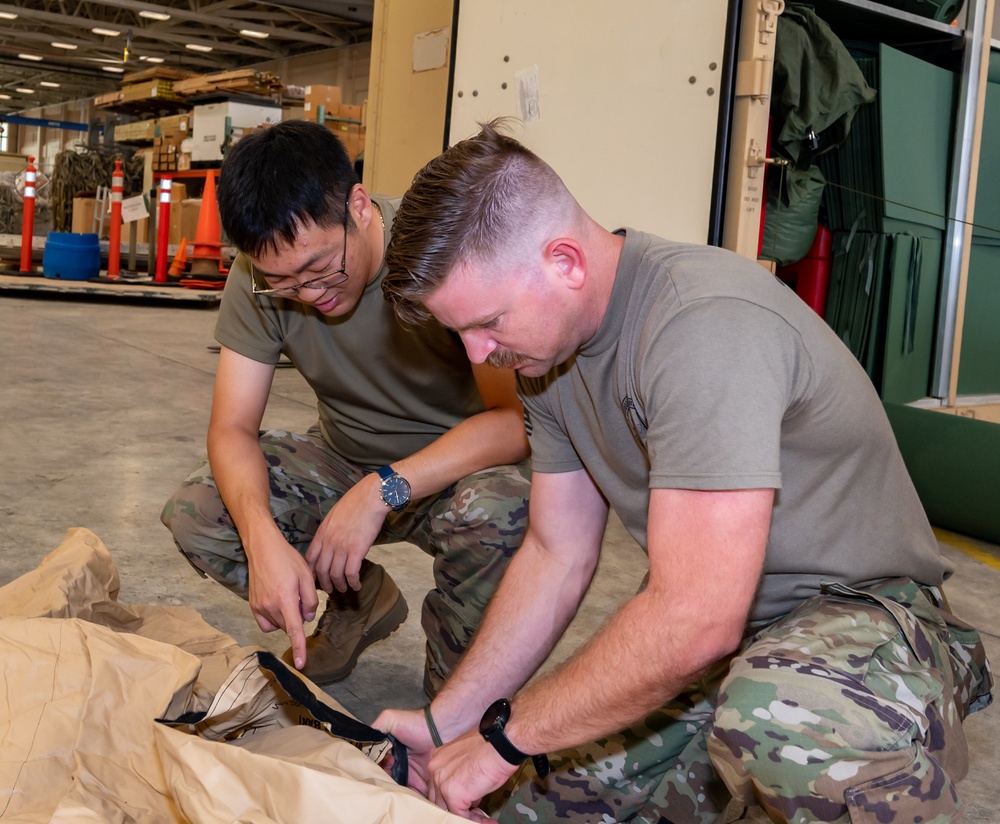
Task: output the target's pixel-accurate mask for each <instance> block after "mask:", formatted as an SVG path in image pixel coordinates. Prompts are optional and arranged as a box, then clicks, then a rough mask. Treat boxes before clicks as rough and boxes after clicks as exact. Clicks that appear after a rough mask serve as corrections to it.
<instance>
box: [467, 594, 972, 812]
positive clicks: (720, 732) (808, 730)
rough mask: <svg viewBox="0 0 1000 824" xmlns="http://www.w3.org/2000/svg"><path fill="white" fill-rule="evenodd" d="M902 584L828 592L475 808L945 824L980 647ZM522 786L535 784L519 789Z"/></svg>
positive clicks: (955, 798) (964, 760) (964, 758)
mask: <svg viewBox="0 0 1000 824" xmlns="http://www.w3.org/2000/svg"><path fill="white" fill-rule="evenodd" d="M935 597H936V596H935V594H934V593H929V594H926V595H925V592H924V590H922V589H920V588H919V587H917V586H916V585H915V584H913V583H912V582H910V581H908V580H905V579H900V580H897V581H893V582H889V583H888V584H884V585H882V586H880V587H878V588H873V589H870V590H854V589H850V588H847V587H843V586H840V585H831V586H829V587H828V588H827V589H826V591H824V593H823V594H821V595H818V596H816V597H813V598H810V599H808V600H807V601H805V602H804V603H802V604H801V605H800V606H799V607H798V608H797V609H795V610H794V611H793V612H791V613H789V614H788V615H786V616H785V617H783V618H782V619H780V620H778V621H776V622H774V623H772V624H770V625H769V626H767V627H765V628H763V629H762V630H760V631H759V632H758V633H757V634H755V635H753V636H752V637H750V638H748V639H747V641H746V642H745V643H744V645H743V646H742V647H741V649H740V650H739V652H738V653H737V654H736V655H735V656H734V657H733V658H732V659H731V660H729V661H726V662H724V663H723V664H720V666H719V667H718V668H717V669H716V670H715V671H714V672H712V673H709V674H708V675H707V676H706V677H705V679H704V680H703V681H701V682H699V683H698V684H696V685H694V686H692V687H691V688H690V690H689V691H688V692H686V693H685V694H683V695H682V696H680V697H679V698H678V699H677V700H675V701H674V702H673V703H671V704H670V705H668V706H667V707H664V708H662V709H660V710H657V711H656V712H654V713H652V714H651V715H650V716H648V717H647V718H646V719H645V720H644V721H643V722H642V723H641V724H637V725H636V726H634V727H632V728H631V729H629V730H626V731H624V732H622V733H619V734H617V735H614V736H609V737H607V738H605V739H602V740H601V741H599V742H597V743H594V744H592V745H589V746H585V747H577V748H574V749H572V750H567V751H564V752H560V753H557V754H556V755H555V757H553V758H552V759H551V760H552V766H553V771H552V773H550V775H549V776H548V778H547V779H546V780H545V781H544V782H540V781H539V780H538V779H537V778H535V777H534V774H533V772H532V771H531V767H530V764H529V766H528V767H526V769H525V771H524V773H522V774H520V775H519V776H516V777H515V779H514V781H513V782H512V783H511V785H508V787H507V788H505V789H504V790H503V791H500V792H498V793H496V794H495V795H494V796H491V797H490V798H489V799H487V802H486V803H485V804H484V807H485V809H487V811H490V812H492V813H493V814H494V815H495V817H497V818H499V819H500V820H501V821H504V822H529V821H530V822H549V821H557V820H571V821H574V822H612V821H641V822H647V823H648V824H688V823H689V822H691V823H692V824H694V822H697V823H698V824H706V823H707V822H713V821H715V820H717V818H718V817H719V816H720V815H721V813H722V811H723V810H724V809H725V807H726V806H727V803H728V802H729V800H730V799H731V797H733V796H735V797H736V798H738V799H739V800H741V801H742V802H743V803H744V804H747V805H751V804H755V803H756V804H759V805H760V806H761V807H763V808H764V810H765V811H766V812H767V814H768V815H769V816H770V818H771V819H772V820H773V821H778V822H813V821H835V822H843V823H844V824H847V822H853V824H859V823H860V822H866V823H867V822H871V823H872V824H874V823H875V822H879V824H890V822H895V824H910V823H911V822H914V821H922V822H926V824H934V823H935V822H936V823H937V824H943V822H948V821H952V820H953V818H954V817H955V816H956V815H957V812H958V810H959V808H960V806H961V801H960V798H959V795H958V792H957V790H956V787H955V782H956V781H958V780H959V779H961V778H962V777H963V776H964V775H965V772H966V770H967V768H968V748H967V745H966V741H965V736H964V734H963V731H962V719H963V718H964V717H965V716H966V715H967V714H968V713H970V712H974V711H976V710H978V709H982V708H983V707H985V706H986V705H988V704H989V702H990V700H991V690H992V678H991V675H990V672H989V665H988V663H987V661H986V655H985V651H984V649H983V646H982V643H981V641H980V638H979V634H978V633H977V632H976V631H975V630H974V629H972V628H971V627H969V626H967V625H965V624H963V623H961V622H960V621H958V620H957V619H955V618H954V617H953V616H951V615H950V614H948V613H946V612H945V611H943V610H940V609H938V608H937V607H936V606H935V605H934V604H932V603H931V600H930V599H931V598H935ZM532 779H533V780H532Z"/></svg>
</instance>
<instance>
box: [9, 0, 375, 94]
mask: <svg viewBox="0 0 1000 824" xmlns="http://www.w3.org/2000/svg"><path fill="white" fill-rule="evenodd" d="M373 7H374V0H349V1H348V2H339V1H338V0H330V1H329V2H328V1H327V0H286V1H285V2H280V3H269V2H248V0H217V1H216V2H213V1H212V0H159V1H158V2H155V3H145V2H133V0H36V1H35V2H30V1H29V0H25V2H0V113H6V114H9V113H12V112H19V111H23V110H25V109H33V108H37V107H39V106H48V105H52V104H55V103H62V102H65V101H68V100H79V99H83V98H89V97H94V96H95V95H98V94H102V93H105V92H109V91H113V90H115V89H117V88H118V87H119V86H120V84H121V82H122V77H123V76H124V75H125V74H128V73H130V72H137V71H142V70H143V69H148V68H152V67H154V66H157V65H161V66H169V67H171V68H175V69H184V70H187V71H191V72H194V73H198V74H208V73H212V72H220V71H228V70H231V69H239V68H245V67H247V66H252V65H255V64H257V63H263V62H265V61H268V60H276V59H279V58H282V57H291V56H293V55H302V54H308V53H309V52H314V51H320V50H322V49H331V48H335V47H338V46H345V45H350V44H353V43H360V42H364V41H367V40H370V39H371V23H372V11H373ZM94 29H100V30H101V31H99V32H95V31H94ZM102 32H104V33H102ZM246 32H250V34H247V33H246ZM262 35H266V37H265V36H262ZM26 55H27V56H26ZM33 58H34V59H33ZM38 58H41V59H38ZM159 61H162V62H159Z"/></svg>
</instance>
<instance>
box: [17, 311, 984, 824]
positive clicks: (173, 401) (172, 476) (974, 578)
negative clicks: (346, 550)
mask: <svg viewBox="0 0 1000 824" xmlns="http://www.w3.org/2000/svg"><path fill="white" fill-rule="evenodd" d="M215 317H216V312H215V311H214V310H213V309H212V308H208V307H199V306H195V307H187V306H181V305H165V304H150V303H141V302H136V301H122V302H117V303H113V302H108V301H102V300H97V299H87V298H76V299H66V298H64V297H61V296H48V295H30V296H29V295H20V294H14V293H9V292H8V293H4V294H2V295H0V351H2V352H3V353H4V357H3V361H2V365H0V385H2V387H3V391H2V394H0V454H2V455H3V472H2V474H0V585H2V584H4V583H7V582H8V581H10V580H12V579H14V578H15V577H17V576H19V575H21V574H23V573H25V572H27V571H29V570H31V569H33V568H34V567H35V566H37V564H38V563H39V561H41V559H42V558H43V557H44V556H45V555H46V554H47V553H49V552H50V551H51V550H53V549H54V548H55V547H56V546H57V545H58V544H59V543H60V541H61V540H62V537H63V535H64V533H65V531H66V530H67V529H68V528H70V527H76V526H82V527H87V528H88V529H90V530H92V531H93V532H94V533H96V534H97V535H98V536H99V537H100V538H101V539H102V540H103V541H104V543H105V544H106V545H107V546H108V548H109V549H110V551H111V554H112V557H113V558H114V559H115V561H116V563H117V565H118V569H119V572H120V575H121V595H120V599H121V600H122V601H123V602H126V603H156V604H185V605H191V606H194V607H196V608H197V609H199V610H200V611H201V612H202V614H203V615H204V616H205V618H206V619H207V620H208V621H209V622H210V623H212V624H213V625H215V626H216V627H218V628H219V629H221V630H223V631H225V632H227V633H229V634H230V635H232V636H233V637H235V638H236V639H237V640H238V641H240V642H241V643H243V644H259V645H261V646H263V647H266V648H268V649H270V650H273V651H276V652H280V651H282V650H283V649H284V646H285V644H284V639H283V636H281V635H280V634H272V635H265V634H263V633H261V632H260V631H259V630H257V628H256V625H255V624H254V622H253V620H252V618H251V616H250V612H249V609H248V608H247V607H246V605H245V603H243V602H242V601H240V600H238V599H237V598H235V597H233V596H232V595H230V594H229V593H227V592H225V591H223V590H222V588H221V587H219V586H217V585H215V584H213V583H210V582H208V581H206V580H203V579H201V578H199V577H198V576H197V575H196V574H195V573H194V571H193V570H192V569H191V568H190V567H189V566H188V564H187V563H186V562H185V561H184V560H183V559H182V558H181V556H180V555H179V554H178V553H177V552H176V550H175V549H174V547H173V543H172V541H171V539H170V536H169V534H168V533H167V531H166V530H165V529H164V528H163V526H162V525H161V524H160V522H159V517H158V516H159V512H160V508H161V506H162V504H163V502H164V501H165V499H166V498H167V496H168V495H169V494H170V493H171V492H172V491H173V489H174V488H175V486H176V485H177V484H178V483H179V481H180V480H181V479H182V478H183V477H184V475H185V474H186V473H187V471H188V470H189V469H190V467H191V466H192V465H193V464H194V463H195V462H196V461H197V460H198V459H199V458H200V457H201V456H202V454H203V452H204V442H205V431H206V427H207V424H208V416H209V406H210V400H211V391H212V380H213V374H214V371H215V363H216V359H217V355H216V354H215V352H214V351H212V350H211V349H210V348H209V347H210V346H211V345H212V344H213V343H214V341H213V339H212V330H213V327H214V324H215ZM314 419H315V405H314V401H313V399H312V396H311V393H310V392H309V390H308V387H306V385H305V383H304V382H303V381H302V379H301V378H300V377H299V376H298V374H297V373H296V372H295V371H294V370H293V369H278V370H277V372H276V375H275V380H274V385H273V389H272V394H271V400H270V403H269V406H268V409H267V413H266V417H265V426H280V427H283V428H289V429H292V430H296V429H299V430H303V429H305V428H306V427H307V426H308V425H309V424H311V423H312V422H313V420H314ZM940 538H941V539H942V548H943V551H944V553H945V554H946V555H947V557H948V558H949V559H951V560H952V561H953V562H954V563H955V565H956V574H955V576H954V578H953V579H952V581H951V582H950V583H949V585H948V587H947V593H948V596H949V598H950V600H951V603H952V606H953V608H954V609H955V611H956V612H957V613H958V614H959V615H960V616H961V617H963V618H965V619H966V620H968V621H970V622H972V623H973V624H975V625H976V626H977V627H979V628H980V630H981V631H983V632H984V635H985V637H986V645H987V649H988V651H989V652H990V653H991V657H992V659H993V660H994V661H995V662H998V663H1000V609H998V607H997V604H998V603H1000V548H998V547H996V546H991V545H989V544H985V543H983V542H980V541H975V540H972V539H969V538H963V537H961V536H956V535H951V534H948V533H941V535H940ZM605 549H606V551H605V553H604V556H603V559H602V565H601V568H600V569H599V571H598V574H597V578H596V580H595V582H594V584H593V586H592V587H591V590H590V592H589V594H588V596H587V598H588V600H587V602H586V604H585V606H584V608H582V609H581V611H580V615H579V617H578V619H577V621H575V622H574V624H573V625H572V627H571V630H570V633H569V634H568V635H567V637H566V638H565V639H564V640H563V643H562V644H561V645H560V647H558V648H557V650H556V657H557V658H558V657H561V656H564V655H565V654H566V653H567V652H569V651H571V650H572V649H573V648H574V647H575V646H576V645H577V644H579V642H580V641H581V640H582V639H583V638H585V637H587V636H588V635H589V634H590V633H592V632H593V631H594V629H596V627H597V626H598V625H599V623H600V622H601V620H602V619H603V618H604V616H606V615H607V614H608V613H609V612H610V611H611V610H613V609H614V608H615V606H616V605H617V604H619V603H621V602H622V601H623V600H624V599H626V598H628V597H629V595H630V594H631V593H632V592H633V591H634V590H635V588H636V587H637V586H638V585H639V583H640V581H641V579H642V576H643V574H644V571H645V559H644V556H643V554H642V553H641V552H640V551H639V549H638V548H637V547H636V546H635V544H634V543H633V542H632V540H631V539H630V538H629V537H628V536H627V535H626V533H625V532H624V530H623V529H622V528H621V526H620V524H618V523H617V522H616V521H615V522H612V524H611V526H610V527H609V530H608V534H607V538H606V541H605ZM371 557H372V558H373V559H374V560H378V561H380V562H381V563H384V564H385V566H386V567H387V568H388V569H389V571H390V572H391V574H392V575H393V577H394V578H395V580H396V581H397V583H398V584H399V586H400V588H401V589H402V590H403V592H404V594H405V595H406V596H407V599H408V601H409V604H410V615H411V617H410V619H409V620H408V621H407V622H406V624H405V625H404V626H403V628H401V629H400V630H399V631H398V632H396V633H395V634H394V635H393V636H392V637H391V638H389V639H388V640H387V641H384V642H382V643H380V644H377V645H376V646H374V647H372V648H371V649H370V650H368V651H367V652H366V653H365V654H364V655H363V656H362V658H361V660H360V662H359V663H358V666H357V668H356V669H355V671H354V673H352V675H351V676H350V677H349V678H348V679H346V680H345V681H343V682H341V683H340V684H337V685H335V686H334V687H332V688H330V689H329V692H330V693H331V694H332V695H333V696H334V697H336V698H337V699H338V700H340V701H341V702H342V703H343V704H344V705H345V706H347V707H348V708H349V709H351V710H352V711H353V712H355V713H356V714H357V715H358V716H360V717H361V718H363V719H365V720H371V719H372V718H373V717H374V716H375V715H376V714H377V712H378V711H379V710H380V709H381V708H383V707H385V706H401V707H418V706H421V705H422V703H423V701H424V697H423V692H422V689H421V672H422V666H423V660H424V654H423V637H422V634H421V631H420V625H419V621H418V620H416V616H417V615H419V605H420V601H421V599H422V597H423V593H424V592H425V591H426V590H427V589H428V587H429V586H430V585H431V566H430V561H429V559H428V558H427V557H426V556H424V555H423V554H422V553H421V552H419V551H418V550H417V549H415V548H413V547H411V546H408V545H405V544H395V545H392V546H388V547H376V548H375V549H373V550H372V553H371ZM998 669H1000V667H998ZM966 730H967V733H968V737H969V744H970V747H971V751H972V768H971V771H970V774H969V776H968V777H967V778H966V779H965V780H964V781H963V782H962V783H961V785H960V791H961V792H962V794H963V797H964V798H965V801H966V813H967V817H966V820H968V821H977V822H1000V709H997V708H996V707H993V708H991V709H989V710H987V711H986V712H982V713H979V714H977V715H974V716H972V717H971V718H970V719H969V721H968V722H967V724H966ZM741 812H742V811H741V810H740V809H735V808H731V810H730V811H729V814H730V815H729V817H730V818H734V817H737V816H739V814H740V813H741ZM746 820H750V821H763V820H766V819H764V817H763V815H762V813H761V812H760V811H759V810H758V811H754V810H751V811H749V812H747V813H746Z"/></svg>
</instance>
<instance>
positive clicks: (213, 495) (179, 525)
mask: <svg viewBox="0 0 1000 824" xmlns="http://www.w3.org/2000/svg"><path fill="white" fill-rule="evenodd" d="M260 446H261V450H262V451H263V453H264V457H265V459H266V462H267V467H268V475H269V479H270V485H271V512H272V513H273V514H274V520H275V523H276V524H277V525H278V528H279V529H280V530H281V532H282V534H283V535H284V537H285V539H286V540H287V541H288V543H289V544H291V545H292V546H293V547H295V548H296V549H297V550H298V551H299V552H301V553H303V554H305V551H306V550H307V549H308V548H309V542H310V541H311V540H312V537H313V535H314V534H315V533H316V530H317V529H318V528H319V525H320V523H321V522H322V520H323V518H324V517H325V516H326V514H327V513H328V512H329V511H330V510H331V509H332V508H333V506H334V504H336V502H337V500H338V499H339V498H340V496H341V495H343V494H344V492H346V491H347V490H348V489H350V488H351V487H352V486H354V484H356V483H357V482H358V481H360V480H361V479H362V478H363V477H364V476H365V475H366V474H369V473H370V472H371V470H370V469H366V468H364V467H361V466H358V465H356V464H353V463H351V462H349V461H347V460H345V459H344V458H342V457H340V456H339V455H337V454H336V453H335V452H333V450H331V449H330V447H329V446H328V445H327V444H326V442H325V441H324V440H323V438H322V436H321V435H320V434H319V431H318V429H317V428H315V427H314V428H312V429H310V430H309V432H307V433H306V434H305V435H298V434H293V433H289V432H284V431H280V430H272V431H267V432H261V434H260ZM529 477H530V476H529V470H528V467H527V461H525V462H524V463H523V464H518V465H517V466H499V467H493V468H490V469H484V470H482V471H480V472H475V473H473V474H471V475H469V476H467V477H465V478H462V479H461V480H459V481H458V482H457V483H455V484H454V485H452V486H451V487H450V488H448V489H445V490H444V491H443V492H441V493H440V494H438V495H436V496H430V497H427V498H422V499H420V500H414V501H412V502H411V503H410V505H409V506H408V507H407V508H406V509H405V510H403V511H401V512H390V513H389V514H388V516H387V517H386V519H385V524H384V526H383V529H382V531H381V532H380V533H379V536H378V538H377V540H376V543H377V544H384V543H394V542H397V541H407V542H410V543H413V544H416V545H417V546H418V547H420V548H421V549H422V550H424V552H427V553H428V554H430V555H432V556H433V557H434V562H433V564H434V581H435V584H436V586H435V588H434V589H433V590H431V591H430V592H429V593H428V594H427V596H426V598H425V599H424V603H423V609H422V614H421V623H422V626H423V628H424V631H425V633H426V634H427V651H428V658H427V660H428V667H430V668H431V669H432V670H434V671H435V674H436V676H437V677H439V678H442V679H443V678H444V677H447V675H448V674H449V673H450V672H451V671H452V669H454V667H455V664H456V663H457V662H458V659H459V657H460V656H461V654H462V652H463V651H464V650H465V648H466V647H467V646H468V644H469V641H470V640H471V638H472V633H473V632H474V630H475V628H476V626H477V625H478V624H479V620H480V618H481V616H482V614H483V611H484V610H485V609H486V604H487V602H488V601H489V599H490V596H492V594H493V591H494V590H495V589H496V587H497V584H499V582H500V578H501V576H502V575H503V572H504V570H505V569H506V568H507V564H508V563H509V561H510V559H511V558H512V557H513V555H514V552H515V550H516V549H517V548H518V547H519V546H520V545H521V540H522V538H523V537H524V531H525V529H526V527H527V522H528V489H529V485H530V481H529ZM160 520H161V521H162V522H163V524H164V525H165V526H166V527H167V529H169V530H170V532H171V533H172V534H173V536H174V541H175V543H176V544H177V547H178V548H179V549H180V551H181V553H182V554H183V555H185V556H186V557H187V559H188V560H189V561H190V562H191V564H192V565H193V566H194V567H195V569H197V570H198V571H199V572H201V573H202V574H204V575H208V576H210V577H211V578H213V579H215V580H216V581H218V582H219V583H221V584H222V585H223V586H225V587H227V588H228V589H230V590H231V591H232V592H234V593H236V594H237V595H239V596H240V597H241V598H244V599H246V598H247V597H248V596H249V570H248V566H247V558H246V553H245V552H244V550H243V544H242V542H241V540H240V536H239V534H238V533H237V531H236V527H235V526H234V524H233V521H232V518H230V516H229V512H228V511H227V510H226V508H225V505H224V504H223V502H222V499H221V497H220V496H219V491H218V489H217V487H216V485H215V480H214V478H213V477H212V475H211V470H210V468H209V466H208V462H207V461H204V462H202V463H201V464H199V465H198V466H197V467H195V469H194V470H193V471H192V472H191V473H190V474H189V475H188V477H187V478H186V479H185V480H184V482H183V483H182V484H181V487H180V488H179V489H178V490H177V491H176V492H175V493H174V494H173V495H172V496H171V498H170V500H168V501H167V503H166V505H165V506H164V508H163V512H162V513H161V515H160Z"/></svg>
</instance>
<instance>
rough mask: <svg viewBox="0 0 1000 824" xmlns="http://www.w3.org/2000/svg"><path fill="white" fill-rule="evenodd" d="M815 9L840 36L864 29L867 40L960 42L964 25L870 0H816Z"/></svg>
mask: <svg viewBox="0 0 1000 824" xmlns="http://www.w3.org/2000/svg"><path fill="white" fill-rule="evenodd" d="M813 5H814V6H815V8H816V13H817V14H819V16H820V17H822V18H823V20H825V21H826V22H827V23H829V24H830V27H831V28H832V29H833V30H834V31H835V32H837V33H838V34H839V35H840V36H841V37H843V36H844V33H845V32H862V31H863V32H864V37H865V39H866V40H872V41H877V42H881V43H888V44H890V45H899V44H904V43H924V42H928V41H952V42H954V43H955V44H956V45H958V44H960V43H961V41H962V38H963V37H964V35H965V29H963V28H962V27H961V26H952V25H949V24H948V23H941V22H938V21H937V20H932V19H930V18H929V17H920V16H919V15H917V14H911V13H910V12H906V11H901V10H900V9H894V8H892V7H890V6H885V5H883V4H882V3H873V2H871V0H814V3H813Z"/></svg>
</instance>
